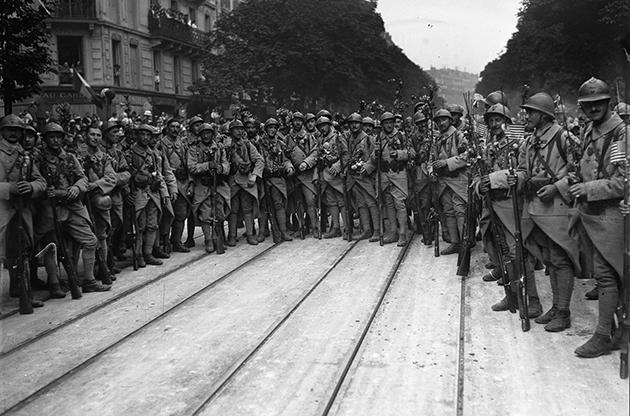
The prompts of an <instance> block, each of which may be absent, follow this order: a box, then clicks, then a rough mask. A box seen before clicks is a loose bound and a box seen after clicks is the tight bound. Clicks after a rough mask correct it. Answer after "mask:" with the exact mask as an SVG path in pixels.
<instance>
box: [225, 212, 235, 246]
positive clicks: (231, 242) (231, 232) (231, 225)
mask: <svg viewBox="0 0 630 416" xmlns="http://www.w3.org/2000/svg"><path fill="white" fill-rule="evenodd" d="M236 241H237V240H236V214H230V215H228V238H227V241H226V242H225V244H226V245H228V246H230V247H235V246H236Z"/></svg>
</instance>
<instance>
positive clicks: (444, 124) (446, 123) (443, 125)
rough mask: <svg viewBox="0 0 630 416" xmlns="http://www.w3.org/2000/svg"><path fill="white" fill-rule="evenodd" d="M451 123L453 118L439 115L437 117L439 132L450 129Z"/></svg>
mask: <svg viewBox="0 0 630 416" xmlns="http://www.w3.org/2000/svg"><path fill="white" fill-rule="evenodd" d="M452 124H453V120H451V119H450V118H448V117H440V118H438V119H437V125H438V129H440V132H441V133H445V132H446V131H447V130H448V129H450V128H451V125H452Z"/></svg>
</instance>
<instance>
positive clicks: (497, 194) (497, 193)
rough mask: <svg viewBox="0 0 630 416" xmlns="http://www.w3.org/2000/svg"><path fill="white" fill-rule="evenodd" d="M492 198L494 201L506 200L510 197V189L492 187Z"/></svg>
mask: <svg viewBox="0 0 630 416" xmlns="http://www.w3.org/2000/svg"><path fill="white" fill-rule="evenodd" d="M490 199H491V200H493V201H505V200H507V199H510V190H509V189H490Z"/></svg>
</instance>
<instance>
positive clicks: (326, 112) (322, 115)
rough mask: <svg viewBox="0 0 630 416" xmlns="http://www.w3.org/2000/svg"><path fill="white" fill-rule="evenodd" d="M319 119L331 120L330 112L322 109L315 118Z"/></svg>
mask: <svg viewBox="0 0 630 416" xmlns="http://www.w3.org/2000/svg"><path fill="white" fill-rule="evenodd" d="M320 117H328V118H330V119H332V114H330V111H328V110H323V109H322V110H319V111H318V112H317V118H318V119H319V118H320Z"/></svg>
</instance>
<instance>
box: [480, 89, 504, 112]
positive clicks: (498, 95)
mask: <svg viewBox="0 0 630 416" xmlns="http://www.w3.org/2000/svg"><path fill="white" fill-rule="evenodd" d="M483 102H484V104H485V107H486V110H487V109H488V108H490V107H492V106H493V105H495V104H503V105H504V106H506V107H507V105H508V100H507V95H505V93H504V92H503V91H501V90H497V91H493V92H491V93H490V94H488V95H487V96H486V98H485V99H484V101H483Z"/></svg>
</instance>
